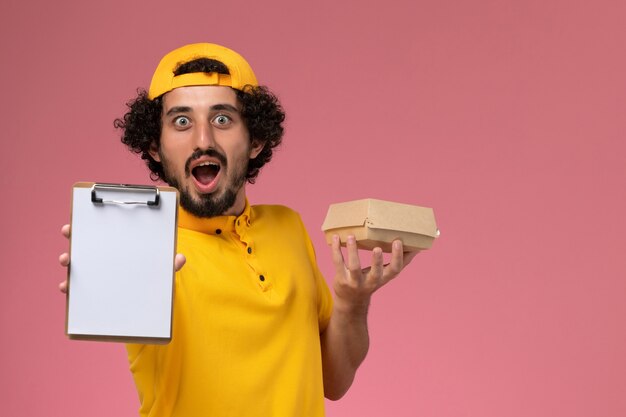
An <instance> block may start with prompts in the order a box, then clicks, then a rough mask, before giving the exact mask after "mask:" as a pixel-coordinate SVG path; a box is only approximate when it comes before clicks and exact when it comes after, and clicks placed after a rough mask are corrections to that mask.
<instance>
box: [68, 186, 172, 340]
mask: <svg viewBox="0 0 626 417" xmlns="http://www.w3.org/2000/svg"><path fill="white" fill-rule="evenodd" d="M177 214H178V191H177V190H176V189H175V188H172V187H150V186H136V185H122V184H96V183H77V184H75V185H74V188H73V192H72V221H71V238H70V266H69V268H68V283H69V287H68V295H67V320H66V333H67V335H68V337H69V338H70V339H79V340H102V341H118V342H131V343H168V342H169V341H170V340H171V336H172V312H173V288H174V256H175V254H176V222H177Z"/></svg>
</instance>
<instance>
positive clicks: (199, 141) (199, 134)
mask: <svg viewBox="0 0 626 417" xmlns="http://www.w3.org/2000/svg"><path fill="white" fill-rule="evenodd" d="M196 128H197V129H196V132H195V148H196V149H200V150H205V149H212V148H215V137H214V134H213V129H212V126H211V124H210V123H208V122H205V123H199V124H198V125H196Z"/></svg>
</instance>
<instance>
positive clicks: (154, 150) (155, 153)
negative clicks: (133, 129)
mask: <svg viewBox="0 0 626 417" xmlns="http://www.w3.org/2000/svg"><path fill="white" fill-rule="evenodd" d="M148 153H149V154H150V156H151V157H152V159H154V160H155V161H157V162H161V157H160V156H159V147H158V146H157V144H156V142H155V141H152V143H151V144H150V149H148Z"/></svg>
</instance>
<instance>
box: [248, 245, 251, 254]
mask: <svg viewBox="0 0 626 417" xmlns="http://www.w3.org/2000/svg"><path fill="white" fill-rule="evenodd" d="M248 253H249V254H250V253H252V248H251V247H249V246H248Z"/></svg>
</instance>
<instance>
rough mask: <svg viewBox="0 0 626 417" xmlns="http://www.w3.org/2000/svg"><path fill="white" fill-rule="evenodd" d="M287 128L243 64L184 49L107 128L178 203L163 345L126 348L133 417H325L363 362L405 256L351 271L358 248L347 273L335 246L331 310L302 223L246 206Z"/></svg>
mask: <svg viewBox="0 0 626 417" xmlns="http://www.w3.org/2000/svg"><path fill="white" fill-rule="evenodd" d="M283 120H284V113H283V111H282V109H281V107H280V104H279V103H278V100H277V99H276V97H275V96H274V95H272V94H271V93H270V92H269V91H268V90H267V89H266V88H265V87H260V86H258V83H257V80H256V77H255V75H254V73H253V71H252V69H251V68H250V66H249V64H248V63H247V62H246V61H245V60H244V59H243V57H241V56H240V55H239V54H237V53H236V52H234V51H232V50H229V49H227V48H224V47H221V46H219V45H214V44H192V45H187V46H184V47H182V48H179V49H176V50H174V51H172V52H170V53H169V54H168V55H166V56H165V57H164V58H163V59H162V60H161V63H160V64H159V66H158V67H157V69H156V71H155V74H154V76H153V79H152V83H151V85H150V89H149V92H148V93H147V94H146V92H143V91H140V93H139V96H138V97H137V98H136V99H135V100H133V101H132V102H131V103H129V112H128V113H127V114H126V115H125V116H124V118H123V119H118V120H116V122H115V124H116V126H117V127H119V128H121V129H123V131H124V133H123V135H122V142H124V143H125V144H126V145H128V146H129V148H130V149H131V150H133V151H134V152H137V153H139V154H141V156H142V158H143V159H145V160H146V163H147V165H148V167H149V168H150V170H151V171H152V175H153V178H154V179H157V178H161V179H163V180H164V181H166V182H167V183H168V184H170V185H172V186H175V187H176V188H178V190H179V191H180V196H181V198H180V202H181V210H180V212H179V224H178V226H179V231H178V248H179V251H180V252H181V253H182V254H184V256H185V257H186V263H185V259H184V258H183V257H182V256H177V260H176V266H177V270H178V272H177V274H176V282H175V285H176V289H175V294H176V295H175V296H176V299H175V303H174V306H175V307H174V308H175V310H174V318H173V320H174V322H173V337H172V341H171V342H170V343H169V344H168V345H165V346H160V345H132V344H131V345H127V350H128V357H129V362H130V369H131V371H132V373H133V377H134V379H135V383H136V385H137V389H138V392H139V397H140V402H141V408H140V414H141V415H143V416H148V415H150V416H205V415H210V416H252V415H254V416H294V417H295V416H323V415H324V396H326V397H327V398H330V399H338V398H340V397H342V396H343V395H344V394H345V392H346V391H347V390H348V388H349V387H350V385H351V384H352V381H353V379H354V375H355V373H356V370H357V368H358V366H359V365H360V364H361V362H362V361H363V359H364V358H365V355H366V353H367V350H368V346H369V339H368V334H367V309H368V306H369V302H370V298H371V296H372V294H373V293H374V291H376V290H377V289H378V288H380V287H381V286H382V285H384V284H385V283H387V282H388V281H389V280H391V279H392V278H394V277H395V276H396V275H397V274H398V273H399V272H400V271H401V270H402V268H403V267H404V265H406V264H407V263H408V262H409V261H410V260H411V258H412V256H413V255H412V254H403V250H402V243H401V242H400V241H396V242H394V245H393V252H392V259H391V262H390V263H389V264H388V265H383V261H382V251H381V250H380V249H379V248H377V249H374V251H373V252H372V266H371V267H370V268H366V269H361V267H360V263H359V258H358V253H357V248H356V242H355V239H354V237H349V238H348V240H347V242H346V245H347V249H346V253H347V258H346V259H345V260H344V257H343V255H342V251H341V248H340V242H339V239H338V237H335V238H334V241H333V244H332V256H333V261H334V264H335V269H336V275H335V280H334V292H335V297H334V301H333V299H332V297H331V295H330V291H329V289H328V288H327V286H326V283H325V281H324V279H323V277H322V276H321V274H320V272H319V270H318V267H317V265H316V261H315V255H314V252H313V247H312V244H311V242H310V240H309V237H308V235H307V232H306V230H305V228H304V226H303V224H302V222H301V220H300V217H299V216H298V215H297V214H296V213H295V212H294V211H292V210H290V209H288V208H286V207H282V206H251V205H250V204H248V201H247V199H246V193H245V186H246V182H251V183H252V182H254V180H255V178H256V176H257V175H258V173H259V170H260V168H261V167H262V166H263V165H264V164H265V163H267V162H268V161H269V160H270V159H271V157H272V150H273V148H274V147H276V146H278V144H280V142H281V140H282V133H283V129H282V122H283ZM63 232H64V234H65V235H66V236H69V227H68V226H65V227H64V230H63ZM60 261H61V264H62V265H64V266H67V265H68V264H69V256H68V254H63V255H61V259H60ZM183 264H184V267H183ZM61 289H62V290H63V291H65V290H66V289H67V282H65V283H62V284H61Z"/></svg>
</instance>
